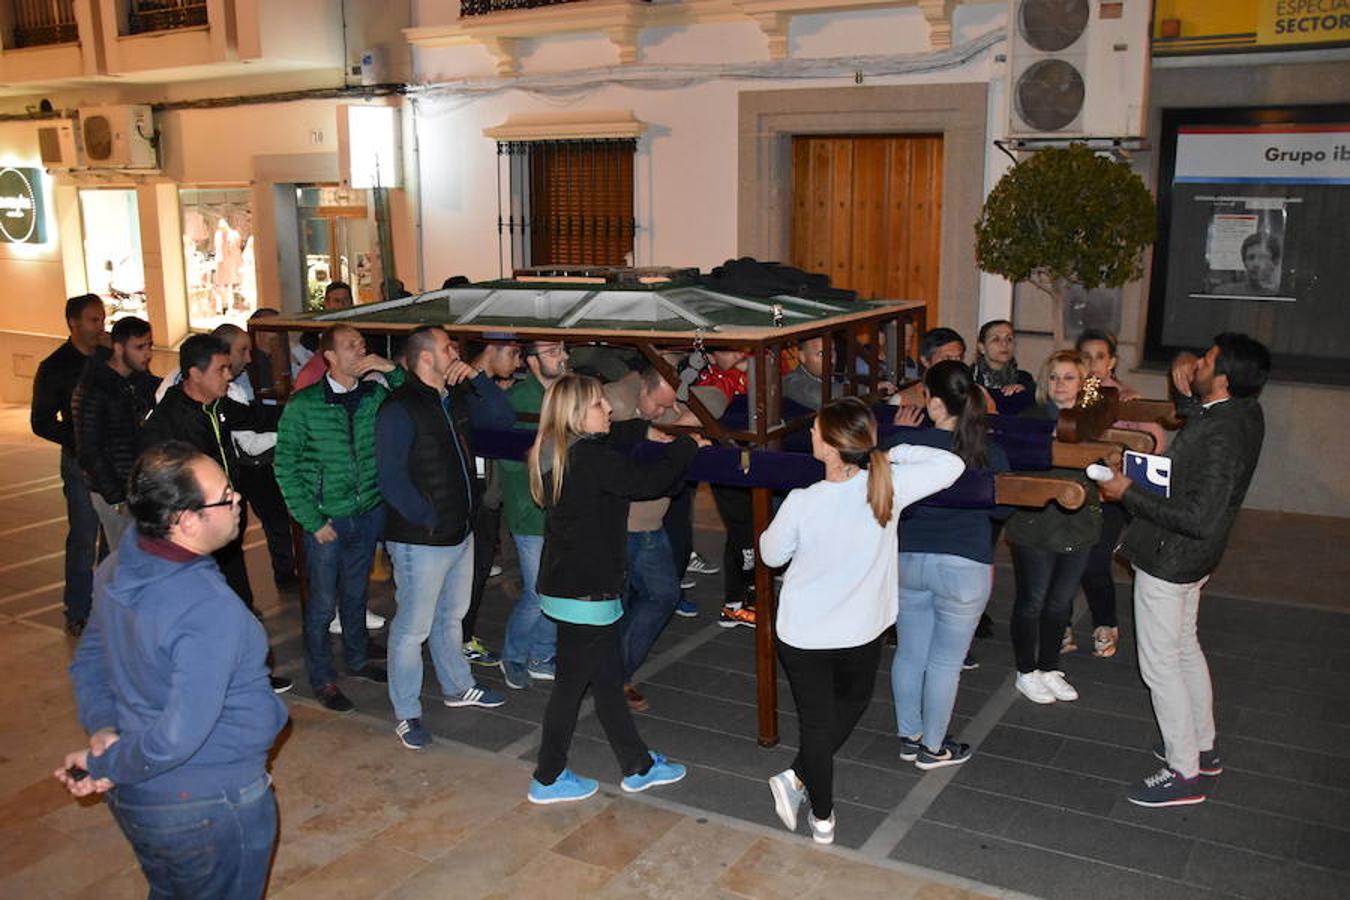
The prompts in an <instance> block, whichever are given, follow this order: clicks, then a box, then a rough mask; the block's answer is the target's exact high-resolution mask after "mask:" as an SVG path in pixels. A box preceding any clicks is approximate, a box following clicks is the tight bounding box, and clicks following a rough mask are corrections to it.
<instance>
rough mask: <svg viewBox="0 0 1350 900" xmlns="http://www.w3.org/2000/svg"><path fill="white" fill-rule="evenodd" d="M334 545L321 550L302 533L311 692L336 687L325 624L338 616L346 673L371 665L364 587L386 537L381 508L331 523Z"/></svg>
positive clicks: (327, 545) (310, 535) (307, 664)
mask: <svg viewBox="0 0 1350 900" xmlns="http://www.w3.org/2000/svg"><path fill="white" fill-rule="evenodd" d="M331 521H332V525H333V530H334V531H336V532H337V540H335V541H329V542H328V543H326V544H321V543H319V541H318V540H317V539H315V537H314V535H313V534H311V533H309V532H306V533H305V571H306V572H307V573H308V575H309V598H308V599H307V600H306V601H305V668H306V669H308V670H309V683H310V686H311V687H312V688H314V690H315V692H318V691H319V690H320V689H321V688H323V686H324V685H326V684H332V683H333V682H335V681H337V672H336V671H335V670H334V669H333V650H332V643H331V638H330V637H329V636H328V623H329V622H331V621H333V611H334V609H336V610H337V614H338V618H339V620H340V621H341V622H342V655H343V657H344V658H345V659H346V661H347V669H348V671H351V672H355V671H358V670H360V669H362V668H364V667H365V665H366V663H367V662H368V661H369V658H368V657H367V655H366V654H367V651H368V650H369V640H370V637H369V635H368V634H367V633H366V587H367V586H368V584H369V581H370V564H371V562H373V561H374V559H375V543H376V542H377V541H378V540H379V539H380V532H382V531H384V504H380V505H379V506H376V507H375V508H374V509H371V510H370V511H368V512H364V513H362V514H361V515H359V516H347V517H344V518H338V519H333V520H331Z"/></svg>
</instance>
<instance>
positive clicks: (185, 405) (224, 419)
mask: <svg viewBox="0 0 1350 900" xmlns="http://www.w3.org/2000/svg"><path fill="white" fill-rule="evenodd" d="M280 416H281V407H279V406H263V405H261V404H260V405H257V406H248V405H246V404H243V403H239V402H237V401H234V400H231V399H230V398H229V397H222V398H221V399H219V400H215V401H212V402H211V403H198V402H197V401H196V400H193V399H192V398H191V397H189V396H188V395H187V393H186V392H185V391H184V390H183V385H182V383H181V382H180V383H178V384H175V385H174V386H173V387H171V388H169V389H168V391H166V392H165V394H164V398H163V399H162V400H160V401H159V405H158V406H156V407H155V408H154V410H153V411H152V412H151V413H150V417H149V418H148V419H146V420H145V425H144V426H143V427H142V428H141V449H142V450H144V449H145V448H146V447H156V446H159V445H160V444H163V443H165V442H167V441H184V442H186V443H188V444H191V445H192V446H194V447H196V448H197V449H198V450H200V451H202V452H203V453H205V454H206V455H207V456H209V457H211V458H212V459H214V460H215V461H216V462H218V463H220V465H221V467H222V468H223V469H224V470H225V474H226V475H228V476H229V479H230V484H231V485H233V486H235V487H238V486H239V451H238V449H237V448H236V447H235V445H234V438H233V434H234V431H235V429H238V430H240V431H276V430H277V419H278V418H280Z"/></svg>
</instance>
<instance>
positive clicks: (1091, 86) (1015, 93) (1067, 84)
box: [1007, 0, 1153, 138]
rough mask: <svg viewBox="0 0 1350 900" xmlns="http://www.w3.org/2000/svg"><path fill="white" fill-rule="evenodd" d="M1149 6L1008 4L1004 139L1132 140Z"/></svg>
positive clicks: (1139, 131) (1139, 133) (1141, 124)
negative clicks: (1006, 104)
mask: <svg viewBox="0 0 1350 900" xmlns="http://www.w3.org/2000/svg"><path fill="white" fill-rule="evenodd" d="M1152 6H1153V4H1152V3H1151V2H1150V0H1011V2H1010V3H1009V8H1008V17H1009V20H1008V33H1009V52H1008V81H1007V86H1008V91H1007V95H1008V134H1007V136H1008V137H1010V138H1033V137H1034V138H1047V137H1049V138H1056V137H1062V138H1139V137H1143V136H1144V129H1145V123H1146V121H1147V108H1148V72H1149V21H1150V14H1151V11H1152Z"/></svg>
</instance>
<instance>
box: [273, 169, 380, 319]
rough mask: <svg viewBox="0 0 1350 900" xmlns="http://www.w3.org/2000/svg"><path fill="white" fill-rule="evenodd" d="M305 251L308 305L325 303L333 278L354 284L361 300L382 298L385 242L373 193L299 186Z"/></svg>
mask: <svg viewBox="0 0 1350 900" xmlns="http://www.w3.org/2000/svg"><path fill="white" fill-rule="evenodd" d="M295 193H296V205H297V208H298V213H299V220H300V239H301V251H302V253H303V254H304V260H305V304H306V305H305V308H306V309H321V308H322V307H323V293H324V288H325V287H327V286H328V283H329V282H330V281H345V282H346V283H347V284H349V285H351V288H352V296H353V298H354V299H355V300H356V302H357V303H373V302H374V301H376V300H378V299H379V286H380V279H381V278H382V277H383V275H382V269H381V267H380V251H379V240H378V238H377V236H376V225H375V218H374V216H373V215H372V213H371V209H370V192H369V191H364V190H350V189H348V190H344V189H342V188H339V187H336V186H327V185H315V186H312V187H302V188H298V189H297V190H296V192H295Z"/></svg>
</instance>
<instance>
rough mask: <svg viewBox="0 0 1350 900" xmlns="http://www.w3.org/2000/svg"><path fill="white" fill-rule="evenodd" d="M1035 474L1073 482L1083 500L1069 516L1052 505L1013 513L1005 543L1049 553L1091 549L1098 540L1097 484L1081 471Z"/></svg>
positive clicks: (1056, 471)
mask: <svg viewBox="0 0 1350 900" xmlns="http://www.w3.org/2000/svg"><path fill="white" fill-rule="evenodd" d="M1036 474H1038V475H1050V476H1053V477H1055V478H1063V479H1065V480H1066V481H1077V482H1078V483H1079V484H1081V485H1083V488H1084V489H1085V491H1086V492H1087V498H1086V499H1085V500H1084V501H1083V505H1082V506H1081V507H1079V508H1078V509H1076V510H1074V511H1072V512H1070V511H1068V510H1066V509H1064V508H1062V507H1061V506H1060V505H1059V504H1058V503H1055V502H1053V501H1052V502H1050V503H1047V504H1046V505H1045V506H1044V507H1043V508H1041V509H1019V510H1017V511H1016V512H1015V513H1013V514H1012V516H1011V517H1009V519H1008V527H1007V532H1006V533H1007V535H1008V541H1009V542H1010V543H1013V544H1021V545H1023V546H1025V547H1032V548H1034V549H1036V550H1049V551H1051V552H1052V553H1073V552H1075V551H1078V550H1090V549H1091V548H1093V547H1095V546H1096V545H1097V541H1099V540H1100V539H1101V536H1102V500H1101V495H1100V494H1098V493H1097V483H1096V482H1095V481H1093V480H1092V479H1090V478H1088V477H1087V476H1086V475H1084V474H1083V470H1082V469H1051V470H1050V471H1048V472H1038V473H1036Z"/></svg>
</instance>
